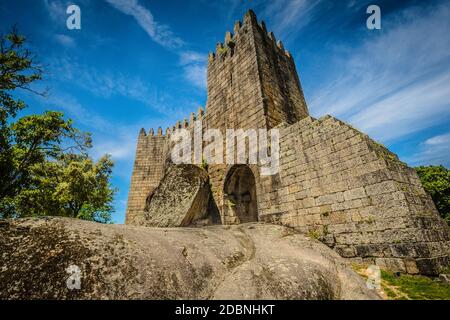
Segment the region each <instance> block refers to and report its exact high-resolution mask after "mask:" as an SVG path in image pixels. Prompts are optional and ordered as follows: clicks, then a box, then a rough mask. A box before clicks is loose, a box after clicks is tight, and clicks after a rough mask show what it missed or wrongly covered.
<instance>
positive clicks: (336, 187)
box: [126, 11, 450, 274]
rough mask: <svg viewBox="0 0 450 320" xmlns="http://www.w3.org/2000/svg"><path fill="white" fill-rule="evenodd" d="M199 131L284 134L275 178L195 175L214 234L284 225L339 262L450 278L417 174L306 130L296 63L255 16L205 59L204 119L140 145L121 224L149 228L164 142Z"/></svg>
mask: <svg viewBox="0 0 450 320" xmlns="http://www.w3.org/2000/svg"><path fill="white" fill-rule="evenodd" d="M330 103H331V102H330ZM194 121H202V124H203V128H204V129H207V128H218V129H221V130H225V129H227V128H241V129H244V130H246V129H250V128H255V129H259V128H265V129H272V128H278V129H279V131H280V160H279V161H280V162H279V166H280V169H279V172H278V173H277V174H275V175H271V176H263V175H261V174H260V170H259V169H258V165H254V164H251V165H246V164H237V165H227V164H210V165H208V167H207V170H205V169H204V168H203V169H201V170H202V171H206V172H207V177H208V180H209V181H208V184H209V186H210V192H211V200H212V201H213V202H214V205H215V209H216V211H217V212H218V214H219V215H220V218H219V219H218V222H219V223H222V224H238V223H242V222H250V221H260V222H266V223H277V224H282V225H285V226H288V227H292V228H294V229H296V230H298V231H300V232H304V233H305V234H308V235H309V236H310V237H314V238H317V239H319V240H321V241H322V242H324V243H325V244H326V245H328V246H329V247H331V248H333V249H334V250H335V251H336V252H338V253H339V254H340V255H341V256H342V257H345V258H352V259H356V260H358V259H359V260H361V259H363V260H367V261H371V262H373V263H376V264H378V265H380V266H384V267H387V268H390V269H392V270H397V271H402V272H408V273H424V274H436V273H438V272H439V270H440V269H441V268H443V267H446V266H448V259H449V243H450V242H449V231H448V227H447V225H446V224H445V222H444V221H443V220H441V219H440V217H439V215H438V212H437V210H436V208H435V206H434V204H433V202H432V200H431V198H430V197H429V196H428V195H427V194H426V193H425V191H424V189H423V187H422V185H421V182H420V180H419V178H418V176H417V174H416V172H415V170H414V169H412V168H409V167H408V166H407V165H406V164H405V163H403V162H401V161H399V159H398V157H397V156H396V155H395V154H393V153H392V152H390V151H389V150H387V149H386V148H385V147H383V146H382V145H380V144H379V143H377V142H375V141H373V140H372V139H370V138H369V137H368V136H367V135H365V134H363V133H361V132H359V131H358V130H356V129H354V128H352V127H351V126H350V125H348V124H346V123H344V122H342V121H340V120H338V119H335V118H333V117H332V116H328V115H327V116H324V117H322V118H320V119H315V118H312V117H311V116H310V115H309V112H308V108H307V105H306V102H305V98H304V96H303V92H302V89H301V85H300V81H299V78H298V74H297V71H296V67H295V64H294V60H293V58H292V56H291V54H290V53H289V52H288V51H286V50H285V49H284V48H283V44H282V43H281V41H278V42H277V41H276V40H275V36H274V35H273V33H272V32H269V33H268V32H267V30H266V26H265V24H264V22H260V23H259V22H258V21H257V18H256V16H255V14H254V13H253V12H252V11H249V12H247V13H246V14H245V16H244V21H243V23H241V22H239V21H238V22H236V24H235V25H234V32H233V33H231V32H227V33H226V35H225V42H224V43H223V44H222V43H218V44H217V48H216V53H215V54H214V53H211V54H210V55H209V62H208V99H207V105H206V112H203V110H202V109H200V110H199V112H198V114H197V115H195V114H192V115H191V117H190V121H187V120H184V122H182V123H180V122H178V123H177V124H176V126H174V127H173V128H168V129H167V130H166V131H165V133H163V132H162V130H161V128H159V129H158V131H157V133H156V134H155V133H154V132H153V129H150V131H149V132H148V134H147V133H146V132H145V130H144V129H142V130H141V132H140V133H139V137H138V142H137V151H136V159H135V163H134V170H133V175H132V178H131V188H130V192H129V197H128V207H127V213H126V223H127V224H145V222H143V221H145V219H146V216H147V214H148V212H147V211H148V206H149V203H151V201H152V195H153V193H154V192H155V190H156V189H157V188H158V186H159V185H160V183H161V181H162V180H163V179H164V177H165V175H167V170H168V167H170V166H171V164H170V160H169V158H170V156H169V154H170V150H171V146H172V143H171V139H170V136H171V133H173V132H174V130H177V129H180V128H186V129H190V128H192V127H193V123H194ZM197 165H199V164H197ZM198 167H201V166H200V165H199V166H198ZM230 203H231V205H230ZM177 205H178V203H176V202H174V203H170V204H169V207H168V208H169V209H167V208H166V210H168V211H170V210H171V209H170V206H172V208H173V210H176V207H177Z"/></svg>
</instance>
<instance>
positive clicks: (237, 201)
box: [223, 165, 258, 223]
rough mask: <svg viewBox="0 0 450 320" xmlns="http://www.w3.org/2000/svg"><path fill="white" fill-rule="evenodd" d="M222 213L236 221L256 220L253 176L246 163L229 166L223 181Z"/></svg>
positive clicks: (256, 210)
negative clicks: (234, 218)
mask: <svg viewBox="0 0 450 320" xmlns="http://www.w3.org/2000/svg"><path fill="white" fill-rule="evenodd" d="M223 211H224V214H225V215H227V216H231V217H236V218H237V222H238V223H245V222H252V221H258V206H257V201H256V184H255V176H254V175H253V172H252V170H251V169H250V168H249V167H248V166H246V165H235V166H233V167H231V169H230V170H229V171H228V174H227V176H226V178H225V183H224V207H223Z"/></svg>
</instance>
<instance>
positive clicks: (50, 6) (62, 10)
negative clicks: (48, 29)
mask: <svg viewBox="0 0 450 320" xmlns="http://www.w3.org/2000/svg"><path fill="white" fill-rule="evenodd" d="M44 7H45V8H46V9H47V11H48V13H49V15H50V18H51V19H52V20H54V21H64V20H65V19H66V8H67V6H64V3H63V1H55V0H44Z"/></svg>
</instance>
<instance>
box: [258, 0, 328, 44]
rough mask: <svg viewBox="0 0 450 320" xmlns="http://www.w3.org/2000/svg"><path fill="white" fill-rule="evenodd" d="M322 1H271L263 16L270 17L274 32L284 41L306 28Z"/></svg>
mask: <svg viewBox="0 0 450 320" xmlns="http://www.w3.org/2000/svg"><path fill="white" fill-rule="evenodd" d="M321 2H322V0H277V1H270V2H269V4H268V5H267V6H266V7H265V9H264V11H263V15H264V16H266V17H269V18H270V19H271V22H272V27H273V30H274V32H275V33H276V34H277V35H278V36H279V37H283V38H284V39H286V38H288V37H289V35H291V34H293V33H295V32H297V31H299V30H300V29H301V28H303V27H304V26H306V25H307V24H308V23H309V22H310V21H311V18H312V17H313V16H314V12H315V9H316V8H317V6H318V5H319V4H320V3H321Z"/></svg>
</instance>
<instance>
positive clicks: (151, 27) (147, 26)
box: [105, 0, 183, 48]
mask: <svg viewBox="0 0 450 320" xmlns="http://www.w3.org/2000/svg"><path fill="white" fill-rule="evenodd" d="M105 1H106V2H108V3H109V4H110V5H112V6H113V7H114V8H116V9H117V10H119V11H121V12H122V13H124V14H126V15H129V16H132V17H133V18H134V19H135V20H136V22H137V23H138V24H139V25H140V26H141V28H142V29H144V30H145V32H146V33H147V34H148V35H149V36H150V38H152V39H153V40H154V41H155V42H157V43H159V44H160V45H162V46H164V47H168V48H178V47H180V46H181V45H182V44H183V41H182V40H181V39H180V38H178V37H177V36H175V35H174V33H173V32H172V31H171V30H170V28H169V27H168V26H166V25H163V24H159V23H157V22H156V21H155V19H154V18H153V14H152V13H151V11H150V10H148V9H147V8H145V7H144V6H142V5H141V4H140V3H139V1H138V0H105Z"/></svg>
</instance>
